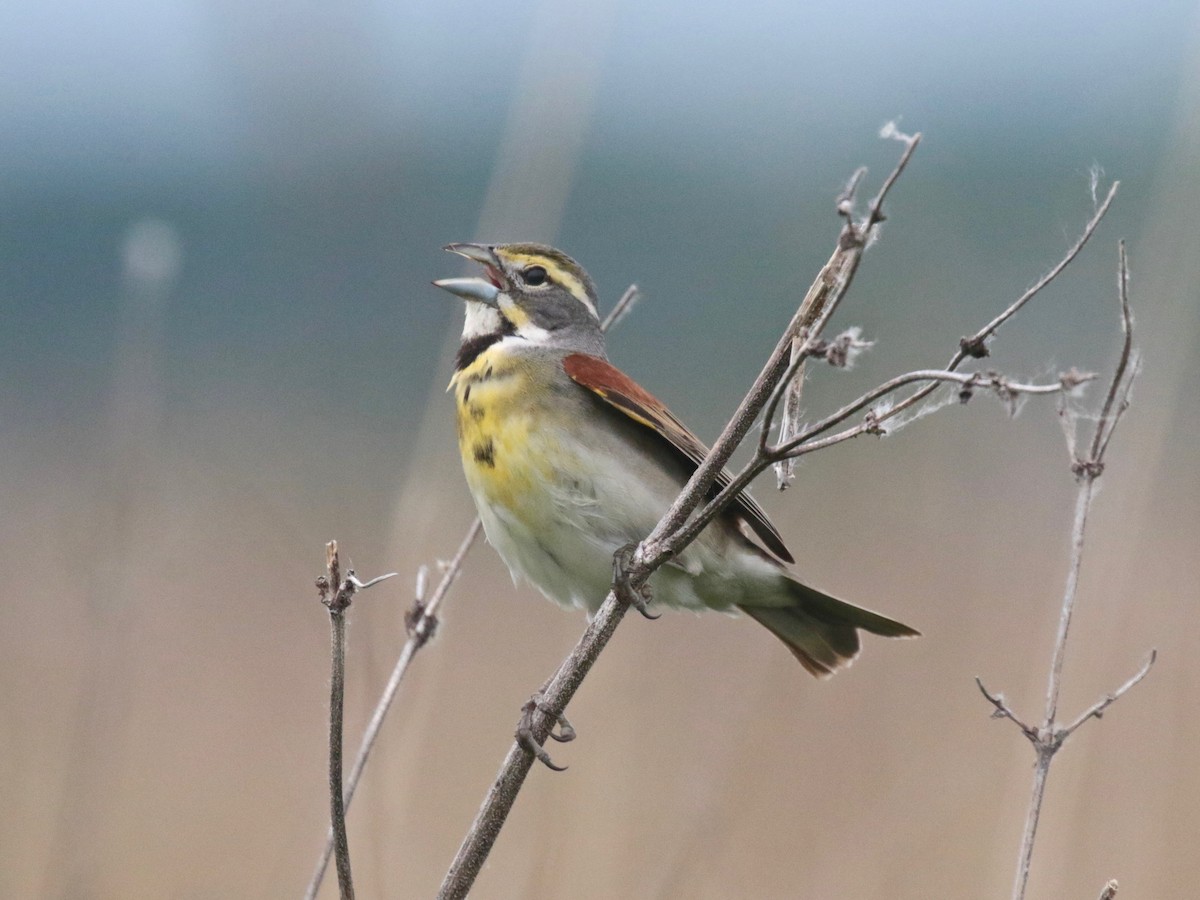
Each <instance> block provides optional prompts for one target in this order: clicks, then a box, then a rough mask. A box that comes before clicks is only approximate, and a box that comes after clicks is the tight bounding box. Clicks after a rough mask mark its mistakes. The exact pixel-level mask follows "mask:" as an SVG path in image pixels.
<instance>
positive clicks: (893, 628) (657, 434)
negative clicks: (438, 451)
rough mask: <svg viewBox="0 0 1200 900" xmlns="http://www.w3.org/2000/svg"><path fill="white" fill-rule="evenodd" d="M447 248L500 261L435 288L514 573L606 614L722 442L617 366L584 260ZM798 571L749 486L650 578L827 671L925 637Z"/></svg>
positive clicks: (477, 485)
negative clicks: (459, 327) (612, 593)
mask: <svg viewBox="0 0 1200 900" xmlns="http://www.w3.org/2000/svg"><path fill="white" fill-rule="evenodd" d="M445 249H446V250H449V251H451V252H452V253H457V254H459V255H460V256H465V257H466V258H467V259H470V260H473V261H475V262H478V263H480V264H482V265H483V268H484V276H485V277H484V278H447V279H443V280H440V281H435V282H434V284H435V285H437V286H438V287H441V288H444V289H446V290H447V291H450V292H451V293H453V294H455V295H457V296H458V297H461V298H462V299H463V300H465V301H466V324H465V326H464V328H463V334H462V344H461V345H460V346H459V349H458V355H457V357H456V359H455V362H454V377H453V378H452V379H451V382H450V388H451V389H452V390H453V391H454V399H455V402H456V404H457V408H458V443H459V449H460V451H461V454H462V463H463V470H464V471H465V472H466V476H467V485H468V486H469V487H470V490H471V495H472V496H473V497H474V498H475V505H476V506H477V507H478V509H479V517H480V518H481V519H482V520H483V527H484V531H485V532H486V534H487V538H488V541H489V542H490V543H491V544H492V546H493V547H495V548H496V550H497V552H499V554H500V556H501V557H502V558H503V560H504V562H505V563H506V564H507V565H508V568H509V570H510V571H511V573H512V575H513V577H514V579H516V578H517V577H518V576H520V577H523V578H524V579H525V580H527V581H529V582H530V583H532V584H533V585H534V586H535V587H537V588H538V589H539V590H540V591H541V592H542V593H543V594H545V595H546V596H547V597H549V598H550V599H551V600H554V601H557V602H558V603H560V604H562V605H564V606H574V607H583V608H585V609H587V610H588V611H589V612H590V613H594V612H595V611H596V610H597V609H598V608H599V606H600V604H601V603H602V602H603V601H604V598H605V596H606V595H607V593H608V589H609V585H610V582H611V580H612V572H613V555H614V553H615V552H617V551H618V550H619V549H621V548H623V547H626V546H628V545H629V544H630V543H631V542H636V541H639V540H641V539H642V538H644V537H645V536H646V535H647V534H649V533H650V531H651V529H653V528H654V526H655V524H656V523H657V522H658V520H659V519H660V518H661V517H662V515H663V513H664V512H665V511H666V509H667V507H668V506H669V505H670V504H671V502H672V501H673V500H674V499H675V497H676V496H677V495H678V494H679V492H680V490H681V489H682V488H683V485H684V484H685V483H686V482H687V480H688V478H689V477H690V476H691V474H692V472H694V471H695V469H696V467H697V465H698V464H699V462H700V461H701V460H703V458H704V456H705V455H706V454H707V452H708V449H707V448H706V447H705V446H704V444H703V443H701V441H700V440H699V439H698V438H697V437H696V436H695V435H693V434H692V433H691V432H690V431H689V430H688V429H687V428H686V427H684V425H683V424H682V423H681V422H680V421H679V420H678V419H677V418H675V416H673V415H672V414H671V412H670V411H669V410H668V409H667V408H666V407H665V406H664V405H663V404H662V403H660V402H659V401H658V400H656V399H655V398H654V397H653V396H651V395H650V394H649V393H647V392H646V391H645V390H643V389H642V388H641V387H639V386H638V385H637V384H636V383H635V382H634V381H633V380H632V379H631V378H629V377H628V376H627V375H625V374H624V373H622V372H621V371H620V370H618V369H617V368H615V367H614V366H613V365H612V364H611V363H609V362H608V359H607V357H606V354H605V349H604V334H603V332H602V330H601V328H600V319H599V317H598V315H597V313H596V288H595V285H594V284H593V283H592V280H591V278H589V277H588V274H587V273H586V272H585V271H584V270H583V268H582V267H580V266H579V264H578V263H576V262H575V261H574V260H573V259H571V258H570V257H569V256H567V255H566V254H565V253H562V252H561V251H559V250H555V249H553V248H552V247H547V246H544V245H541V244H496V245H485V244H450V245H449V246H447V247H446V248H445ZM722 480H723V481H724V483H728V474H727V473H726V474H724V475H723V476H722ZM791 562H793V559H792V555H791V554H790V553H789V552H788V549H787V547H786V546H784V543H783V539H782V538H781V537H780V536H779V532H778V531H776V530H775V527H774V526H773V525H772V524H771V522H770V521H769V520H768V519H767V516H766V513H764V512H763V510H762V508H761V507H760V506H759V505H758V504H757V503H756V502H755V501H754V499H753V498H752V497H750V495H749V494H746V493H743V494H741V495H740V496H739V497H738V498H737V500H736V501H735V502H733V503H731V504H730V505H729V507H728V508H727V509H726V510H725V512H724V513H723V514H722V515H721V516H720V517H719V518H717V519H715V520H714V521H713V522H712V523H711V524H710V525H709V526H708V527H707V528H705V529H704V531H703V532H701V534H700V536H699V537H698V538H697V539H696V540H695V541H693V542H692V543H691V544H690V545H689V546H688V547H687V548H685V549H684V550H683V551H682V552H681V553H679V555H678V556H676V557H675V558H673V559H671V560H670V561H669V562H667V563H666V564H665V565H664V566H662V567H661V568H659V569H658V570H657V571H656V572H655V573H654V574H653V575H652V576H651V577H650V582H649V584H650V588H651V594H652V597H653V599H654V601H655V602H657V603H661V604H663V605H665V606H671V607H682V608H684V609H691V610H704V609H716V610H722V611H725V612H732V611H734V610H735V609H740V610H741V611H742V612H744V613H746V614H747V615H748V616H750V617H751V618H753V619H755V620H756V621H758V622H760V623H761V624H763V625H765V626H766V627H767V628H768V629H770V630H771V632H773V633H774V634H775V635H776V637H778V638H779V639H780V640H782V641H783V643H784V644H786V645H787V647H788V649H789V650H791V651H792V653H793V654H794V655H795V656H796V658H797V659H798V660H800V663H801V664H802V665H803V666H804V668H806V669H807V670H808V671H809V672H811V673H812V674H813V675H816V676H820V677H824V676H828V675H832V674H833V673H834V672H835V671H836V670H838V669H839V668H841V667H843V666H846V665H848V664H849V663H850V662H851V661H852V660H853V659H854V657H855V656H857V655H858V652H859V649H860V645H859V638H858V630H859V629H862V630H864V631H869V632H871V633H872V634H878V635H883V636H884V637H913V636H916V635H917V634H918V632H917V631H916V630H914V629H912V628H910V627H909V626H907V625H904V624H902V623H900V622H897V621H895V620H894V619H889V618H887V617H886V616H882V615H880V614H878V613H874V612H870V611H868V610H865V609H861V608H859V607H857V606H852V605H850V604H849V603H845V602H843V601H841V600H836V599H834V598H833V597H830V596H827V595H826V594H822V593H821V592H820V591H817V590H814V589H813V588H810V587H808V586H807V585H804V584H801V583H800V582H799V581H797V580H796V579H795V578H794V577H792V576H791V575H790V574H789V573H788V572H787V571H786V569H785V568H784V565H785V563H791Z"/></svg>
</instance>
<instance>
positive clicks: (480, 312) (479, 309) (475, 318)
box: [462, 300, 501, 340]
mask: <svg viewBox="0 0 1200 900" xmlns="http://www.w3.org/2000/svg"><path fill="white" fill-rule="evenodd" d="M466 310H467V315H466V319H465V320H464V321H463V331H462V336H463V339H464V340H465V339H467V338H473V337H479V336H480V335H483V334H494V333H495V332H497V331H499V330H500V325H501V321H500V313H499V312H498V311H497V310H495V309H492V307H490V306H485V305H484V304H482V303H476V302H475V301H473V300H468V301H467V303H466Z"/></svg>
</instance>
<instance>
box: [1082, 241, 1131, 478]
mask: <svg viewBox="0 0 1200 900" xmlns="http://www.w3.org/2000/svg"><path fill="white" fill-rule="evenodd" d="M1117 254H1118V262H1117V295H1118V297H1119V298H1120V301H1121V334H1122V337H1123V340H1122V341H1121V355H1120V356H1119V357H1118V358H1117V371H1116V373H1115V374H1114V375H1113V380H1112V384H1110V385H1109V387H1108V396H1107V397H1105V398H1104V406H1103V407H1102V408H1101V410H1100V421H1099V422H1098V423H1097V425H1096V433H1095V436H1094V437H1093V438H1092V451H1091V459H1092V461H1093V462H1094V463H1095V464H1097V465H1103V464H1104V452H1105V451H1106V450H1107V449H1108V442H1109V441H1110V440H1112V435H1113V432H1114V431H1115V430H1116V428H1117V423H1118V422H1119V421H1120V419H1121V416H1122V415H1123V414H1124V412H1125V410H1126V409H1128V407H1129V402H1128V398H1129V390H1130V388H1132V386H1133V380H1134V378H1135V377H1136V376H1137V370H1136V366H1135V367H1134V368H1133V369H1132V370H1131V369H1130V368H1129V367H1130V364H1131V362H1132V360H1133V313H1132V312H1131V311H1130V309H1129V261H1128V259H1127V258H1126V256H1125V242H1124V241H1121V243H1120V245H1119V247H1118V251H1117ZM1126 371H1129V373H1130V374H1129V378H1128V379H1126V377H1125V373H1126ZM1118 395H1120V396H1121V402H1120V403H1116V401H1117V397H1118ZM1114 403H1116V407H1115V408H1114V406H1113V404H1114Z"/></svg>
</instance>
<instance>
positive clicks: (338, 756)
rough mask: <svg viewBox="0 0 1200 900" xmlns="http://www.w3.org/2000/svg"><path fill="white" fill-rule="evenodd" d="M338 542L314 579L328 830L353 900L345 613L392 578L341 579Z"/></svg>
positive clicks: (328, 548)
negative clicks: (320, 634)
mask: <svg viewBox="0 0 1200 900" xmlns="http://www.w3.org/2000/svg"><path fill="white" fill-rule="evenodd" d="M341 573H342V565H341V560H340V558H339V556H338V546H337V541H330V542H329V543H328V544H326V545H325V574H324V575H322V576H321V577H320V578H318V579H317V592H318V594H319V595H320V597H321V602H322V603H323V604H324V605H325V606H326V607H327V608H328V609H329V624H330V654H329V656H330V660H331V663H330V668H331V674H330V679H329V810H330V815H329V821H330V826H329V830H330V832H331V833H332V835H333V848H334V855H335V857H336V860H337V873H338V887H339V888H340V890H341V896H342V900H354V881H353V879H352V878H351V876H350V842H349V840H348V839H347V837H346V808H345V803H344V798H343V794H342V712H343V708H344V705H345V697H346V610H347V609H349V608H350V604H351V603H352V602H353V600H354V595H355V594H357V593H358V592H359V591H361V590H366V589H367V588H369V587H371V586H372V585H376V584H378V583H379V582H381V581H384V580H386V579H388V578H391V577H392V576H393V575H395V573H394V572H393V573H390V574H388V575H380V576H379V577H378V578H372V579H371V580H370V581H368V582H365V583H364V582H362V581H359V580H358V578H357V577H356V576H355V574H354V570H353V569H348V570H347V571H346V577H345V578H344V579H343V578H342V574H341Z"/></svg>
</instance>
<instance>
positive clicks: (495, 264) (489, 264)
mask: <svg viewBox="0 0 1200 900" xmlns="http://www.w3.org/2000/svg"><path fill="white" fill-rule="evenodd" d="M442 249H443V250H448V251H450V252H451V253H457V254H458V255H459V256H465V257H466V258H467V259H470V260H473V261H475V262H477V263H482V264H483V267H484V269H485V270H486V271H487V275H488V277H487V278H486V279H484V278H439V279H438V280H437V281H435V282H434V284H435V285H437V286H438V287H440V288H442V289H443V290H447V291H449V292H450V293H452V294H454V295H455V296H457V297H461V298H462V299H464V300H474V301H475V302H476V303H482V304H483V305H484V306H490V307H492V308H493V309H495V308H496V298H497V297H498V296H499V294H500V284H499V281H500V261H499V260H498V259H496V254H495V253H493V252H492V248H491V247H489V246H487V245H486V244H447V245H446V246H445V247H443V248H442Z"/></svg>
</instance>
